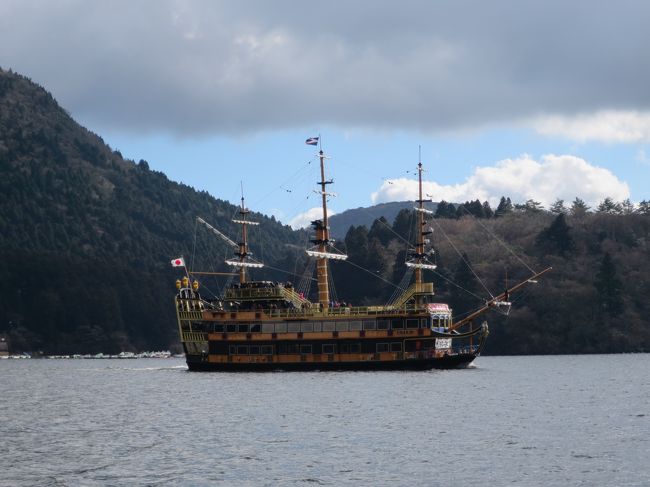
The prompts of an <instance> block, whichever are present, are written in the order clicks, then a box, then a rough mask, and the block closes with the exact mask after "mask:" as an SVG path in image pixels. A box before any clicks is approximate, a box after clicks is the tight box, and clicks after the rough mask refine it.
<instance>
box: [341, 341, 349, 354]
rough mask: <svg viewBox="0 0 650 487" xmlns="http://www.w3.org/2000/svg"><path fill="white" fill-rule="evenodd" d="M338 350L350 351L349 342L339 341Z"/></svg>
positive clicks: (342, 351)
mask: <svg viewBox="0 0 650 487" xmlns="http://www.w3.org/2000/svg"><path fill="white" fill-rule="evenodd" d="M339 352H340V353H350V344H349V343H341V344H340V345H339Z"/></svg>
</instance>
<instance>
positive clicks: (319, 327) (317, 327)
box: [312, 321, 323, 331]
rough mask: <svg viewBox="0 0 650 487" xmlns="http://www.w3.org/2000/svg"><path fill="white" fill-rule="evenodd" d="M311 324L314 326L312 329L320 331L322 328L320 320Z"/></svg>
mask: <svg viewBox="0 0 650 487" xmlns="http://www.w3.org/2000/svg"><path fill="white" fill-rule="evenodd" d="M312 325H313V326H314V331H321V330H322V329H323V325H322V323H321V322H320V321H317V322H315V323H312Z"/></svg>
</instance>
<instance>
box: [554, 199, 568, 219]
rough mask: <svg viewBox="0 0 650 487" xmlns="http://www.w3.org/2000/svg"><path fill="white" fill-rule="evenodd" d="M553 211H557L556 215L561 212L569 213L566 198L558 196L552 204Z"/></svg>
mask: <svg viewBox="0 0 650 487" xmlns="http://www.w3.org/2000/svg"><path fill="white" fill-rule="evenodd" d="M550 209H551V213H555V214H556V215H559V214H560V213H564V214H566V213H567V209H566V207H565V206H564V200H562V199H560V198H558V199H556V200H555V202H554V203H553V204H552V205H551V208H550Z"/></svg>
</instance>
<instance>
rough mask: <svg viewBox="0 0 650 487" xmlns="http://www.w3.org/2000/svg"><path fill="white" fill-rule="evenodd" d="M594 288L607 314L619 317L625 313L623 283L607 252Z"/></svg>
mask: <svg viewBox="0 0 650 487" xmlns="http://www.w3.org/2000/svg"><path fill="white" fill-rule="evenodd" d="M594 286H595V287H596V290H597V291H598V297H599V299H600V305H601V307H602V309H603V311H604V312H605V313H607V314H608V315H610V316H618V315H620V314H621V313H622V312H623V283H622V282H621V281H620V279H619V278H618V276H617V272H616V266H615V265H614V261H613V260H612V257H611V256H610V255H609V252H607V253H606V254H605V255H604V257H603V260H602V261H601V263H600V269H599V270H598V273H597V274H596V280H595V282H594Z"/></svg>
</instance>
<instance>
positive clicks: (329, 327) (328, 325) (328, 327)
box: [323, 321, 335, 331]
mask: <svg viewBox="0 0 650 487" xmlns="http://www.w3.org/2000/svg"><path fill="white" fill-rule="evenodd" d="M334 329H335V325H334V322H333V321H323V331H334Z"/></svg>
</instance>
